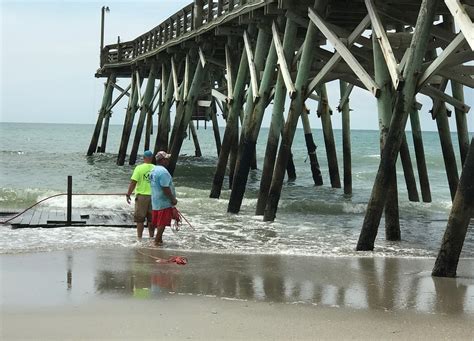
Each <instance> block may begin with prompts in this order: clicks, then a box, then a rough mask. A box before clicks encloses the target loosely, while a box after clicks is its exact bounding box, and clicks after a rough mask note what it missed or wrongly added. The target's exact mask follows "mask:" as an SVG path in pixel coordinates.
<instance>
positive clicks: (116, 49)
mask: <svg viewBox="0 0 474 341" xmlns="http://www.w3.org/2000/svg"><path fill="white" fill-rule="evenodd" d="M268 2H273V1H272V0H270V1H269V0H207V1H206V0H197V1H195V2H193V3H191V4H189V5H187V6H186V7H184V8H182V9H181V10H180V11H178V12H177V13H175V14H174V15H172V16H171V17H169V18H168V19H166V20H165V21H164V22H162V23H161V24H159V25H158V26H156V27H154V28H153V29H151V30H150V31H148V32H146V33H144V34H142V35H140V36H138V37H137V38H135V39H134V40H131V41H126V42H120V41H119V42H117V44H111V45H107V46H105V47H104V49H103V50H102V52H101V59H100V60H101V63H100V66H101V67H102V66H104V65H110V64H123V63H129V62H132V61H134V60H136V59H137V58H139V57H141V56H146V55H149V54H153V53H155V52H157V51H159V50H160V49H161V48H163V47H164V46H165V45H168V43H175V42H177V41H179V40H180V39H181V38H184V37H188V36H190V35H192V34H193V33H194V32H195V31H197V30H198V29H200V28H202V29H204V30H206V29H210V28H212V27H213V25H212V24H221V23H222V21H225V19H231V18H233V17H234V16H233V15H232V14H236V15H237V14H238V15H241V14H243V13H245V12H246V11H250V10H253V9H255V8H256V7H260V6H263V5H264V4H265V3H268Z"/></svg>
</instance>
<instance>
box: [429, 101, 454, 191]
mask: <svg viewBox="0 0 474 341" xmlns="http://www.w3.org/2000/svg"><path fill="white" fill-rule="evenodd" d="M433 110H436V109H433ZM436 125H437V126H438V135H439V141H440V143H441V151H442V153H443V160H444V165H445V168H446V176H447V177H448V185H449V192H450V193H451V200H454V196H455V195H456V189H457V187H458V183H459V175H458V166H457V164H456V156H455V155H454V147H453V142H452V140H451V131H450V130H449V122H448V113H447V109H446V105H445V104H444V103H441V104H440V105H439V106H438V110H436Z"/></svg>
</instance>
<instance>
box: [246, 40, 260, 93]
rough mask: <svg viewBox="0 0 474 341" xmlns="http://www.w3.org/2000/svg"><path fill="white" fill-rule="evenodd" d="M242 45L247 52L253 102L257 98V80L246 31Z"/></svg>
mask: <svg viewBox="0 0 474 341" xmlns="http://www.w3.org/2000/svg"><path fill="white" fill-rule="evenodd" d="M244 44H245V51H246V52H247V62H248V64H249V70H250V84H251V86H252V93H253V99H254V100H255V99H256V98H257V97H259V94H258V78H257V70H256V68H255V63H254V56H253V51H252V47H251V46H250V41H249V36H248V34H247V31H245V32H244Z"/></svg>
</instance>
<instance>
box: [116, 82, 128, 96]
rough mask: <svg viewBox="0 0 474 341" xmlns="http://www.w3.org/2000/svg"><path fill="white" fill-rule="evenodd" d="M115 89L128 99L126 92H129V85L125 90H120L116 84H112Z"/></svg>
mask: <svg viewBox="0 0 474 341" xmlns="http://www.w3.org/2000/svg"><path fill="white" fill-rule="evenodd" d="M112 86H113V87H114V88H115V89H117V90H118V91H120V93H121V94H123V95H125V96H127V97H130V93H129V92H128V90H130V85H129V86H127V88H126V89H124V88H122V87H121V86H120V85H118V84H117V83H114V84H113V85H112ZM123 95H122V97H123Z"/></svg>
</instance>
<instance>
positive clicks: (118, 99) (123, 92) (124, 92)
mask: <svg viewBox="0 0 474 341" xmlns="http://www.w3.org/2000/svg"><path fill="white" fill-rule="evenodd" d="M115 85H116V84H115V83H112V86H113V87H114V88H117V87H118V88H120V89H121V91H122V93H121V94H120V95H119V96H118V97H117V98H116V99H115V101H114V102H113V103H112V104H111V105H110V106H108V107H107V111H110V110H112V108H113V107H115V105H116V104H117V103H118V102H119V101H120V100H121V99H122V97H123V96H125V95H127V96H128V97H130V94H129V93H128V90H130V88H131V87H132V84H129V85H128V86H127V87H126V88H125V89H122V88H121V87H119V86H118V85H117V87H116V86H115Z"/></svg>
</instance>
